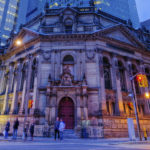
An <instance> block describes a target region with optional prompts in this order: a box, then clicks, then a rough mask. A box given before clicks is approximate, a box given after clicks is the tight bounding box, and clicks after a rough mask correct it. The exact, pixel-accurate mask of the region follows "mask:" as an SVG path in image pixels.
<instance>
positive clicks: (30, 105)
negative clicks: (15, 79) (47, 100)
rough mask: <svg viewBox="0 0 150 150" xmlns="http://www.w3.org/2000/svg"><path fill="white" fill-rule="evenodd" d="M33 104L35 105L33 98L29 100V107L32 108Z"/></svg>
mask: <svg viewBox="0 0 150 150" xmlns="http://www.w3.org/2000/svg"><path fill="white" fill-rule="evenodd" d="M32 105H33V100H29V101H28V108H32Z"/></svg>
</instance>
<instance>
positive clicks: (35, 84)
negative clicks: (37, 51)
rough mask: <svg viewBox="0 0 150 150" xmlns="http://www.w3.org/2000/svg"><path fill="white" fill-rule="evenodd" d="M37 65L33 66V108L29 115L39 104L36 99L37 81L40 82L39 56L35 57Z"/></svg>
mask: <svg viewBox="0 0 150 150" xmlns="http://www.w3.org/2000/svg"><path fill="white" fill-rule="evenodd" d="M36 60H37V61H36V62H37V63H36V66H35V78H34V88H33V106H32V109H31V114H34V110H35V109H36V108H38V104H39V98H38V87H39V83H40V82H39V81H40V65H39V64H40V60H39V56H37V59H36Z"/></svg>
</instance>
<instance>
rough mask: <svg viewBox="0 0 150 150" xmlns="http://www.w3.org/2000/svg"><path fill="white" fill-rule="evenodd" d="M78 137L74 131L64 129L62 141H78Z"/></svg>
mask: <svg viewBox="0 0 150 150" xmlns="http://www.w3.org/2000/svg"><path fill="white" fill-rule="evenodd" d="M79 138H80V137H79V136H78V135H76V133H75V131H74V130H71V129H65V130H64V139H79Z"/></svg>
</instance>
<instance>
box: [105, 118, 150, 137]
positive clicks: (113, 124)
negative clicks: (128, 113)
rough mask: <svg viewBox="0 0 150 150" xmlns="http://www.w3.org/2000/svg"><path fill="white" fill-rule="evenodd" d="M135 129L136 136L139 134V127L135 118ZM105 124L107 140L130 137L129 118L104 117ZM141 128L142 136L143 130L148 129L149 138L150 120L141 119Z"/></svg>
mask: <svg viewBox="0 0 150 150" xmlns="http://www.w3.org/2000/svg"><path fill="white" fill-rule="evenodd" d="M133 122H134V127H135V132H136V136H138V134H137V125H136V119H135V118H133ZM103 124H104V137H105V138H112V137H117V138H118V137H128V124H127V118H125V117H116V116H112V117H104V119H103ZM140 128H141V134H142V136H143V128H146V129H147V133H148V136H150V120H149V119H147V118H145V119H140Z"/></svg>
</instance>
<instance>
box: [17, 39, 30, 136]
mask: <svg viewBox="0 0 150 150" xmlns="http://www.w3.org/2000/svg"><path fill="white" fill-rule="evenodd" d="M16 45H17V46H21V45H22V46H23V47H24V49H25V50H26V47H25V44H24V43H23V42H22V41H21V40H19V39H18V40H16ZM27 83H28V78H27V79H26V88H25V93H27V91H28V89H29V87H28V86H27V85H28V84H27ZM24 107H25V115H24V123H23V135H22V139H25V124H26V121H27V117H28V94H27V96H26V97H25V104H24Z"/></svg>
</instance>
